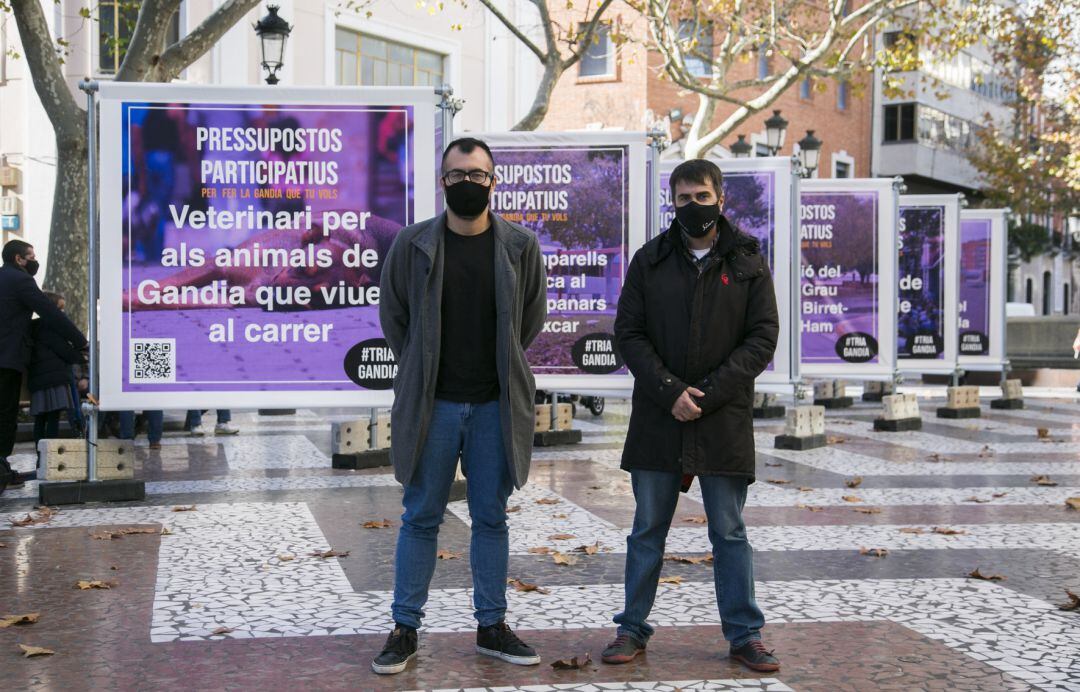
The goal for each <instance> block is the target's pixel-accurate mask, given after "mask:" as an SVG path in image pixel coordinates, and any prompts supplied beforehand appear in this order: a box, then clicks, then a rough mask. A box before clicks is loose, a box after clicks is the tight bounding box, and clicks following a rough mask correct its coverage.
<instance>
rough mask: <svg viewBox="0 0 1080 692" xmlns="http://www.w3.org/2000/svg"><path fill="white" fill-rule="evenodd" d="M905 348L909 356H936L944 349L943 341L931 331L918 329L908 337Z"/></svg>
mask: <svg viewBox="0 0 1080 692" xmlns="http://www.w3.org/2000/svg"><path fill="white" fill-rule="evenodd" d="M906 350H907V356H908V357H909V358H937V357H938V356H940V355H941V354H942V352H943V351H944V350H945V341H944V340H943V339H942V338H941V337H940V336H939V335H937V334H934V333H933V332H927V331H919V332H915V333H914V334H912V335H911V336H909V337H908V340H907V348H906Z"/></svg>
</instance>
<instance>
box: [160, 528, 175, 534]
mask: <svg viewBox="0 0 1080 692" xmlns="http://www.w3.org/2000/svg"><path fill="white" fill-rule="evenodd" d="M161 535H162V536H171V535H173V534H172V531H171V530H170V529H169V527H168V526H162V527H161Z"/></svg>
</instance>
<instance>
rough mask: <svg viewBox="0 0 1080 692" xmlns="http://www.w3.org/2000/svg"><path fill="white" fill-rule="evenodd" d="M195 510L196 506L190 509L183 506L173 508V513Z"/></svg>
mask: <svg viewBox="0 0 1080 692" xmlns="http://www.w3.org/2000/svg"><path fill="white" fill-rule="evenodd" d="M195 509H196V508H195V505H191V506H190V507H183V506H181V507H173V508H172V511H174V512H194V511H195Z"/></svg>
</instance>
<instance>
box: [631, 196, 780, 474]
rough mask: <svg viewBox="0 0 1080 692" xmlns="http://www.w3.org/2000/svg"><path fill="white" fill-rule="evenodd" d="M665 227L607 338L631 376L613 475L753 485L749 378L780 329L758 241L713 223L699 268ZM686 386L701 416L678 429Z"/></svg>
mask: <svg viewBox="0 0 1080 692" xmlns="http://www.w3.org/2000/svg"><path fill="white" fill-rule="evenodd" d="M677 224H678V222H677V221H673V222H672V228H669V229H668V230H667V231H666V232H665V233H663V234H661V235H660V236H658V237H656V238H654V239H652V240H651V241H649V242H648V243H646V244H645V246H644V247H642V248H641V249H640V250H638V251H637V253H636V254H635V255H634V259H633V260H632V261H631V263H630V267H629V269H628V270H627V273H626V280H625V282H624V285H623V289H622V294H621V296H620V298H619V309H618V314H617V315H616V318H615V339H616V343H617V344H618V348H619V352H620V353H621V355H622V357H623V358H624V359H625V361H626V364H627V366H628V367H629V368H630V371H631V372H632V373H633V374H634V398H633V410H632V412H631V414H630V429H629V432H628V434H627V438H626V445H625V447H624V448H623V457H622V468H624V469H626V470H633V469H649V470H657V471H675V472H681V473H691V474H695V475H702V476H708V475H729V476H730V475H733V476H745V477H747V478H748V479H749V480H750V482H753V478H754V423H753V411H752V407H753V398H754V378H756V377H757V376H758V375H759V374H761V373H762V372H763V371H764V370H765V368H766V367H767V366H768V364H769V361H770V360H772V357H773V352H774V351H775V349H776V340H777V336H778V334H779V331H780V323H779V319H778V316H777V310H776V295H775V293H774V291H773V282H772V275H771V274H770V272H769V267H768V263H767V261H766V258H765V257H764V256H762V255H761V254H760V252H759V247H758V246H759V243H758V241H757V239H755V238H753V237H752V236H749V235H746V234H745V233H742V232H740V231H738V230H737V229H736V228H734V227H733V226H732V225H731V224H730V223H729V222H728V221H727V219H726V218H724V217H723V216H721V217H720V222H719V230H718V235H717V240H716V244H715V246H714V248H713V254H712V255H711V261H710V262H708V264H707V265H706V268H705V269H704V271H701V272H699V269H698V267H697V266H696V265H695V263H694V262H693V260H692V258H691V257H690V256H689V255H688V252H687V249H686V245H685V242H684V240H683V237H682V232H681V231H680V230H679V228H678V226H677ZM688 386H694V387H697V388H698V389H700V390H701V391H703V392H705V396H704V397H703V398H701V399H699V400H697V404H698V406H700V407H701V409H702V415H701V417H700V418H698V419H697V420H694V421H691V422H688V423H680V422H679V421H677V420H676V419H675V417H674V416H673V415H672V414H671V408H672V406H673V405H674V404H675V401H676V400H677V399H678V398H679V396H680V395H681V394H682V393H683V392H684V391H686V388H687V387H688Z"/></svg>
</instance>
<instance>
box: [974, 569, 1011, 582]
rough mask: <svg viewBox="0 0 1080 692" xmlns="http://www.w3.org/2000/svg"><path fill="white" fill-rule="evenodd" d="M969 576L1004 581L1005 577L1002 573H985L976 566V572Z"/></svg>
mask: <svg viewBox="0 0 1080 692" xmlns="http://www.w3.org/2000/svg"><path fill="white" fill-rule="evenodd" d="M968 577H970V578H971V579H982V580H984V581H1004V579H1005V577H1003V576H1001V575H1000V574H983V573H982V572H980V571H979V568H978V567H976V568H975V571H974V572H971V573H970V574H968Z"/></svg>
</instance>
